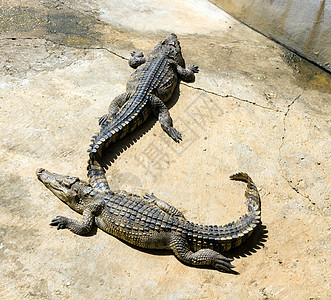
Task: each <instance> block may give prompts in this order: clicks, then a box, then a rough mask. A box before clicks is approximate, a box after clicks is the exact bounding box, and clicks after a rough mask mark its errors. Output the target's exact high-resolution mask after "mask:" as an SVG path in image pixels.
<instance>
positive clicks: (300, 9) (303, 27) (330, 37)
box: [211, 0, 331, 72]
mask: <svg viewBox="0 0 331 300" xmlns="http://www.w3.org/2000/svg"><path fill="white" fill-rule="evenodd" d="M211 2H213V3H215V4H216V5H218V6H219V7H220V8H221V9H224V10H225V11H226V12H228V13H229V14H231V15H232V16H234V17H235V18H236V19H237V20H239V21H241V22H243V23H245V24H247V25H249V26H251V27H252V28H254V29H255V30H257V31H259V32H261V33H263V34H265V35H266V36H268V37H270V38H272V39H274V40H276V41H278V42H279V43H282V44H283V45H285V46H286V47H288V48H290V49H292V50H293V51H295V52H296V53H299V54H300V55H302V56H303V57H305V58H307V59H309V60H310V61H313V62H315V63H316V64H318V65H319V66H321V67H322V68H324V69H326V70H328V71H329V72H330V71H331V65H330V61H331V21H330V20H331V2H330V1H326V0H317V1H310V0H278V1H270V0H251V1H245V0H237V1H232V0H211Z"/></svg>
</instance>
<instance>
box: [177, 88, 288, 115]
mask: <svg viewBox="0 0 331 300" xmlns="http://www.w3.org/2000/svg"><path fill="white" fill-rule="evenodd" d="M181 84H183V85H185V86H187V87H189V88H192V89H195V90H198V91H202V92H205V93H207V94H211V95H214V96H217V97H222V98H233V99H236V100H238V101H241V102H245V103H249V104H252V105H254V106H257V107H261V108H264V109H268V110H272V111H275V112H282V111H281V110H280V109H275V108H272V107H268V106H263V105H261V104H258V103H256V102H253V101H250V100H247V99H242V98H239V97H237V96H233V95H222V94H218V93H216V92H213V91H208V90H206V89H204V88H201V87H195V86H191V85H189V84H187V83H184V82H181Z"/></svg>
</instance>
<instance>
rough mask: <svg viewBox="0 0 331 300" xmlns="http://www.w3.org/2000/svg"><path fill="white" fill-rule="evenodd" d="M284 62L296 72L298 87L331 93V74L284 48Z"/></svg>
mask: <svg viewBox="0 0 331 300" xmlns="http://www.w3.org/2000/svg"><path fill="white" fill-rule="evenodd" d="M284 60H285V61H286V62H287V63H288V64H289V65H290V66H291V68H292V69H293V70H294V71H295V72H294V76H295V79H296V81H297V84H298V85H301V86H303V87H304V88H309V89H315V90H317V91H323V92H325V93H331V74H330V73H328V72H326V71H324V70H323V69H321V68H319V67H317V66H315V65H313V64H312V63H310V62H308V61H306V60H305V59H303V58H301V57H300V56H298V55H297V54H295V53H293V52H292V51H290V50H287V49H285V48H284Z"/></svg>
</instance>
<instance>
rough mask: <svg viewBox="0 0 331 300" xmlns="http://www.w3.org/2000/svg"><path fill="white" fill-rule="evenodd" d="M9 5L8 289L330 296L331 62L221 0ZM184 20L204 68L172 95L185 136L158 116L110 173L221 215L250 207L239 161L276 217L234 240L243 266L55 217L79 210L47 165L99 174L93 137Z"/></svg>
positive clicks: (202, 218)
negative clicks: (228, 266) (229, 9)
mask: <svg viewBox="0 0 331 300" xmlns="http://www.w3.org/2000/svg"><path fill="white" fill-rule="evenodd" d="M199 15H200V16H204V17H203V18H199ZM0 16H1V19H0V28H1V37H0V53H1V54H0V59H1V69H0V72H1V79H0V88H1V89H0V97H1V102H0V103H1V104H0V119H1V132H2V134H1V141H0V153H1V161H0V168H1V172H0V184H1V196H0V197H1V198H0V199H1V201H0V257H1V258H0V259H1V264H0V274H1V275H0V298H1V299H19V298H24V299H25V298H26V299H152V298H153V299H155V298H157V299H242V298H248V299H328V298H330V208H329V204H330V199H329V195H330V140H329V138H330V125H329V121H330V92H331V87H330V75H329V74H326V73H324V72H323V71H321V70H319V69H317V68H316V67H314V66H312V65H309V64H308V63H306V62H305V61H302V60H300V59H298V58H297V57H295V56H294V55H292V54H291V53H289V52H286V51H285V50H284V49H283V48H282V47H280V46H279V45H277V44H275V43H274V42H272V41H270V40H268V39H266V38H265V37H263V36H261V35H259V34H258V33H256V32H254V31H252V30H250V29H249V28H247V27H245V26H244V25H242V24H240V23H239V22H237V21H235V20H234V19H233V18H231V17H230V16H228V15H227V14H225V13H224V12H222V11H221V10H220V9H218V8H216V7H215V6H213V5H212V4H210V3H208V2H206V1H198V0H196V1H192V2H190V4H188V2H187V1H179V2H178V1H170V2H167V4H164V3H163V4H159V3H158V2H157V1H152V0H150V1H135V2H134V3H131V4H130V2H128V1H115V0H114V1H66V2H64V1H32V0H26V1H16V0H15V1H10V2H9V1H8V2H4V1H3V2H2V5H1V10H0ZM172 31H173V32H176V33H177V34H178V37H179V40H180V41H181V45H182V49H183V55H184V57H185V59H186V62H187V63H189V64H196V65H199V68H200V73H199V74H198V75H197V80H196V82H195V83H193V84H185V83H182V84H181V85H180V87H179V92H180V95H179V97H178V100H177V101H175V102H176V103H172V107H171V109H170V113H171V115H172V117H173V119H174V124H175V127H176V128H177V129H178V130H180V131H181V132H182V134H183V142H182V143H181V144H179V145H178V144H175V143H173V142H172V141H171V140H170V139H169V137H168V136H167V135H166V134H165V133H164V132H163V131H162V129H161V128H160V126H159V124H158V123H157V122H156V123H155V122H153V121H151V122H149V123H148V124H147V125H146V126H145V127H143V128H142V129H141V130H140V131H139V132H138V133H136V134H133V135H132V136H131V137H129V138H128V140H126V141H125V142H126V143H128V145H129V144H131V146H130V147H128V148H127V149H126V150H125V151H123V153H121V155H120V156H119V157H118V158H117V159H116V160H115V161H114V163H113V164H112V166H111V167H110V168H109V170H108V171H107V178H108V179H109V182H110V186H111V188H113V189H125V190H127V191H131V192H135V193H143V192H154V193H155V194H156V195H157V196H158V197H159V198H161V199H164V200H166V201H168V202H170V203H171V204H173V205H174V206H175V207H177V208H179V209H180V210H181V211H183V213H184V214H185V215H186V217H187V218H188V219H190V220H192V221H194V222H200V223H204V224H222V223H227V222H229V221H231V220H234V219H236V218H237V217H239V216H240V215H241V214H242V213H244V212H245V210H246V208H245V204H244V190H245V187H244V185H243V184H241V183H235V182H230V180H229V178H228V177H229V176H230V175H231V174H233V173H235V172H238V171H245V172H248V173H249V174H250V175H251V177H252V178H253V179H254V180H255V182H256V184H257V185H258V187H259V190H260V193H261V196H262V222H263V226H264V229H263V230H262V232H261V233H260V234H259V235H257V236H256V237H255V238H254V240H253V241H252V242H251V243H250V244H249V245H248V246H247V247H246V248H243V249H245V250H242V251H239V250H238V251H234V252H230V253H229V255H230V256H233V257H234V258H235V261H234V264H235V266H236V270H237V271H238V272H240V275H237V276H235V275H231V274H224V273H220V272H217V271H215V270H210V269H200V268H192V267H188V266H185V265H183V264H182V263H180V262H179V261H178V260H177V259H176V258H175V257H174V256H173V255H161V254H160V253H157V254H152V253H149V252H144V251H138V250H137V249H134V248H132V247H130V246H128V245H126V244H124V243H122V242H121V241H119V240H117V239H116V238H113V237H111V236H109V235H107V234H105V233H103V232H101V231H100V230H97V231H96V233H95V234H94V235H92V236H88V237H80V236H75V235H73V234H72V233H71V232H69V231H66V230H62V231H57V230H55V229H54V228H52V227H50V226H49V225H48V224H49V222H50V220H51V219H52V218H53V217H55V216H57V215H64V216H68V217H72V218H76V219H77V218H78V219H79V218H80V216H78V215H77V214H76V213H74V212H73V211H71V210H70V209H69V208H68V207H66V206H65V205H64V204H63V203H61V202H60V201H59V200H58V199H57V198H55V197H54V196H53V195H52V194H51V193H50V192H49V191H48V190H47V189H45V187H44V186H43V185H42V184H41V183H40V182H38V180H37V179H36V176H35V170H36V169H37V168H38V167H44V168H46V169H48V170H50V171H53V172H57V173H61V174H71V175H75V176H79V177H80V178H82V179H86V161H87V153H86V150H87V148H88V145H89V139H90V137H91V136H92V135H93V134H94V133H95V132H97V131H98V125H97V117H99V116H101V115H103V114H104V113H105V112H106V110H107V107H108V105H109V102H110V101H111V100H112V99H113V98H114V97H115V96H117V95H118V94H120V93H121V92H123V91H124V89H125V84H126V81H127V79H128V77H129V74H130V73H131V72H132V70H131V69H130V68H129V66H128V64H127V59H128V58H129V56H130V52H131V51H132V50H144V51H145V52H146V51H148V50H150V49H151V48H152V47H153V46H154V45H155V44H156V43H157V42H158V41H159V40H160V39H162V38H163V37H164V36H165V35H166V34H168V33H169V32H172ZM154 124H155V125H154Z"/></svg>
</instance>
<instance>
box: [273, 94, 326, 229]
mask: <svg viewBox="0 0 331 300" xmlns="http://www.w3.org/2000/svg"><path fill="white" fill-rule="evenodd" d="M301 96H302V94H300V95H298V96H297V97H295V98H294V99H293V100H292V101H291V103H290V104H288V105H287V110H286V112H285V113H284V118H283V134H282V137H281V143H280V145H279V148H278V155H279V159H278V164H279V166H280V169H281V177H282V178H283V179H284V180H285V181H286V182H287V184H288V185H289V187H290V188H291V189H292V190H293V191H295V192H296V193H297V194H298V195H300V196H301V197H303V198H305V199H307V200H308V201H309V202H310V204H311V205H312V206H313V207H316V208H317V210H318V212H319V214H320V215H321V217H322V218H323V219H324V221H325V222H326V223H327V224H329V222H328V220H327V219H326V218H325V216H324V214H323V211H322V210H321V208H320V207H319V206H318V205H317V204H316V203H315V202H314V201H313V200H312V199H311V198H310V196H309V195H306V194H304V193H303V192H301V191H300V190H299V189H298V187H296V186H295V185H293V184H292V181H291V180H290V179H288V178H287V177H286V176H285V172H284V168H283V165H282V161H283V158H282V157H283V156H282V148H283V146H284V143H285V135H286V131H287V129H286V118H287V116H288V114H289V112H290V110H291V107H292V106H293V105H294V103H295V102H296V101H297V100H298V99H299V98H300V97H301Z"/></svg>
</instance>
